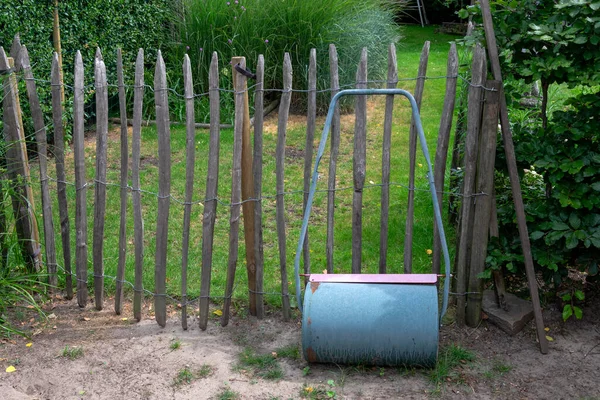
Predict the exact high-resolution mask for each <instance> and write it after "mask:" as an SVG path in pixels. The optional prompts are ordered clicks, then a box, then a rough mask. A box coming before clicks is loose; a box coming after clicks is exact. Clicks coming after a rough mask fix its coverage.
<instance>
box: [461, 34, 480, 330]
mask: <svg viewBox="0 0 600 400" xmlns="http://www.w3.org/2000/svg"><path fill="white" fill-rule="evenodd" d="M486 72H487V66H486V60H485V51H484V50H483V48H482V47H481V46H479V45H477V46H476V47H475V49H474V50H473V63H472V67H471V83H472V85H471V86H470V87H469V101H468V116H467V134H466V136H465V145H464V146H465V149H464V153H465V155H464V160H465V164H464V168H463V171H464V175H463V191H462V196H463V197H462V207H461V225H460V232H459V233H458V235H457V236H458V252H457V255H456V290H457V292H458V296H457V298H456V322H457V323H458V324H459V325H463V324H464V323H465V301H466V295H465V292H466V285H467V276H468V270H467V268H468V267H467V260H469V254H470V251H471V250H470V247H471V240H472V238H473V236H472V221H473V217H472V216H473V213H472V211H473V203H474V199H475V198H476V197H473V193H474V192H473V189H474V184H475V168H476V163H477V148H478V146H479V144H478V143H479V140H478V137H479V128H480V123H481V105H482V100H483V89H482V88H481V85H483V83H484V82H485V75H486Z"/></svg>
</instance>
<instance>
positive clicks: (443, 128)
mask: <svg viewBox="0 0 600 400" xmlns="http://www.w3.org/2000/svg"><path fill="white" fill-rule="evenodd" d="M457 79H458V54H457V52H456V44H455V43H454V42H452V43H451V44H450V51H449V52H448V65H447V68H446V93H445V95H444V108H443V109H442V117H441V118H440V130H439V132H438V142H437V146H436V150H435V164H434V168H435V171H434V172H433V175H434V177H433V178H434V181H435V190H436V192H437V201H438V204H439V206H440V211H441V210H443V208H442V202H443V198H444V193H443V191H444V177H445V175H446V161H447V159H448V146H449V143H450V131H451V130H452V117H453V116H454V104H455V102H456V81H457ZM441 258H442V245H441V242H440V232H439V230H438V226H437V225H436V224H435V223H434V224H433V266H432V271H431V272H432V273H434V274H439V273H440V262H441ZM445 279H450V277H449V276H447V277H446V278H445Z"/></svg>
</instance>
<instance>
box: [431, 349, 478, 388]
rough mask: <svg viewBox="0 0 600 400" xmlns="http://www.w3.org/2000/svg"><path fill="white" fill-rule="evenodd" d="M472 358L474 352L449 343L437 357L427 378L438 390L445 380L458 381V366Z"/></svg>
mask: <svg viewBox="0 0 600 400" xmlns="http://www.w3.org/2000/svg"><path fill="white" fill-rule="evenodd" d="M473 360H475V354H474V353H473V352H472V351H470V350H467V349H465V348H462V347H460V346H458V345H455V344H451V345H450V346H448V347H447V348H445V349H444V350H443V351H442V352H441V354H440V356H439V357H438V362H437V364H436V366H435V368H434V369H433V370H432V371H431V373H430V375H429V379H430V380H431V381H432V382H433V383H434V384H435V387H436V389H435V390H436V391H439V390H440V389H441V386H442V385H443V384H444V383H445V382H447V381H449V382H451V381H455V382H460V381H461V380H462V379H461V373H460V366H461V365H464V364H468V363H470V362H471V361H473Z"/></svg>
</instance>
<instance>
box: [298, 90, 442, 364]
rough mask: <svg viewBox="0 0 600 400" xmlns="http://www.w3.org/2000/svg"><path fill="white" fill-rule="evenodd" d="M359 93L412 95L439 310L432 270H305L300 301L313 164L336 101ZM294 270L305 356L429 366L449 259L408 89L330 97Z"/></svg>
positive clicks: (433, 358) (321, 359) (313, 188)
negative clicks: (437, 251)
mask: <svg viewBox="0 0 600 400" xmlns="http://www.w3.org/2000/svg"><path fill="white" fill-rule="evenodd" d="M357 95H402V96H405V97H406V98H407V99H408V100H409V101H410V105H411V108H412V115H413V120H414V124H415V127H416V128H417V133H418V137H419V142H420V144H421V149H422V151H423V155H424V156H425V160H426V162H427V168H428V180H429V188H430V191H431V198H432V201H433V209H434V217H435V222H436V224H437V226H438V230H439V233H440V239H441V244H442V251H443V254H444V262H445V266H446V268H445V277H446V279H445V280H444V290H443V300H442V309H441V312H440V313H438V290H437V280H438V276H437V275H435V274H381V275H377V274H310V275H309V278H308V284H307V286H306V290H305V293H304V302H302V297H301V283H300V273H299V270H300V256H301V254H302V248H303V243H304V239H305V237H306V231H307V229H308V220H309V217H310V211H311V207H312V204H313V200H314V196H315V191H316V187H317V178H318V168H319V162H320V161H321V158H322V156H323V152H324V151H325V143H326V142H327V136H328V135H329V130H330V128H331V121H332V119H333V112H334V110H335V106H336V104H337V102H338V100H339V99H340V97H342V96H357ZM294 268H295V278H296V299H297V301H298V307H299V308H300V311H301V312H302V349H303V352H304V358H305V359H306V360H307V361H308V362H326V363H339V364H362V365H381V366H398V365H417V366H423V367H432V366H434V365H435V363H436V361H437V353H438V332H439V326H440V321H441V318H442V317H443V315H444V314H445V313H446V309H447V306H448V293H449V282H450V279H449V277H450V257H449V255H448V245H447V243H446V236H445V233H444V227H443V225H442V217H441V213H440V207H439V204H438V202H437V196H436V191H435V184H434V181H433V171H432V168H431V160H430V158H429V152H428V150H427V142H426V141H425V135H424V133H423V127H422V125H421V118H420V116H419V109H418V107H417V103H416V102H415V99H414V98H413V96H412V95H411V94H410V93H408V92H407V91H405V90H402V89H349V90H342V91H340V92H338V93H337V94H336V95H335V96H334V97H333V98H332V99H331V103H330V105H329V112H328V113H327V119H326V120H325V127H324V128H323V134H322V135H321V142H320V143H319V148H318V151H317V157H316V160H315V167H314V171H313V175H312V181H311V186H310V190H309V193H308V201H307V204H306V209H305V211H304V219H303V221H302V229H301V231H300V239H299V241H298V247H297V249H296V257H295V260H294ZM438 315H439V317H438Z"/></svg>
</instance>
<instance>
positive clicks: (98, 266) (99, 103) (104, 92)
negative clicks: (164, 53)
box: [92, 49, 108, 310]
mask: <svg viewBox="0 0 600 400" xmlns="http://www.w3.org/2000/svg"><path fill="white" fill-rule="evenodd" d="M94 64H95V68H94V76H95V82H96V182H95V185H94V189H95V198H94V242H93V250H92V251H93V257H94V298H95V303H96V310H102V307H103V303H104V222H105V221H104V217H105V215H106V156H107V155H106V150H107V143H106V141H107V138H108V87H107V81H106V67H105V65H104V61H103V60H102V54H101V53H100V49H97V50H96V58H95V60H94Z"/></svg>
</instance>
